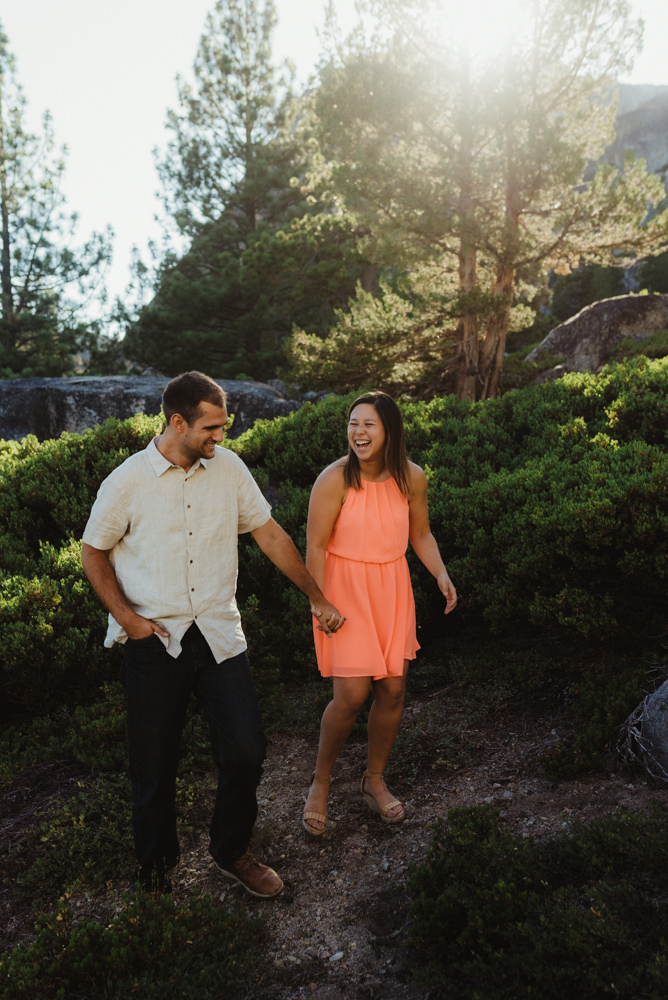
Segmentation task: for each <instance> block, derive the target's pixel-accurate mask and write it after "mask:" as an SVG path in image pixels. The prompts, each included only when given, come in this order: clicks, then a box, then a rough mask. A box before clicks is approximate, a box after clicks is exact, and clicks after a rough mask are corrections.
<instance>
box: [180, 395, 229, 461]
mask: <svg viewBox="0 0 668 1000" xmlns="http://www.w3.org/2000/svg"><path fill="white" fill-rule="evenodd" d="M226 423H227V409H226V407H224V406H216V405H215V403H200V415H199V417H197V419H196V420H194V421H193V423H192V424H187V423H186V422H185V420H184V421H183V423H182V424H181V427H180V429H179V448H180V450H181V453H182V454H183V455H184V456H186V457H187V458H189V459H190V460H191V461H192V462H195V461H196V460H197V459H198V458H213V456H214V448H215V446H216V445H217V444H220V442H221V441H222V440H223V438H224V436H225V432H224V427H225V424H226Z"/></svg>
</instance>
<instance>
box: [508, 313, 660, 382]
mask: <svg viewBox="0 0 668 1000" xmlns="http://www.w3.org/2000/svg"><path fill="white" fill-rule="evenodd" d="M665 329H668V295H616V296H615V297H614V298H611V299H602V301H601V302H594V303H593V304H592V305H590V306H586V307H585V308H584V309H581V310H580V312H579V313H578V314H577V315H576V316H572V317H571V318H570V319H568V320H566V322H565V323H561V324H560V326H557V327H555V328H554V330H551V331H550V333H548V335H547V337H546V338H545V339H544V340H543V341H542V342H541V343H540V344H539V345H538V347H535V348H534V349H533V351H531V353H530V354H527V356H526V360H527V361H538V360H539V359H540V356H541V354H543V353H544V352H545V351H548V352H549V353H550V354H553V355H556V357H558V358H560V359H561V365H562V366H563V369H564V371H576V372H585V371H592V372H593V371H596V370H597V369H598V368H600V367H601V365H604V364H606V362H607V361H608V360H609V359H610V356H611V354H612V351H613V350H614V348H615V347H617V346H618V345H619V344H621V342H622V341H623V340H626V339H630V340H636V341H641V340H646V339H647V338H648V337H651V336H652V334H654V333H657V332H658V331H659V330H665ZM553 377H554V376H553ZM544 379H545V374H544V375H543V380H544Z"/></svg>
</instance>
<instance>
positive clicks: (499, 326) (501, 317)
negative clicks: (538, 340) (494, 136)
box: [478, 120, 520, 399]
mask: <svg viewBox="0 0 668 1000" xmlns="http://www.w3.org/2000/svg"><path fill="white" fill-rule="evenodd" d="M515 155H516V142H515V136H514V134H513V126H512V120H508V121H506V127H505V160H506V202H505V211H504V227H505V240H504V242H505V247H506V253H505V254H504V255H503V257H501V259H499V260H498V263H497V267H496V278H495V281H494V288H493V291H492V295H493V298H494V302H493V305H492V309H491V311H490V316H489V320H488V323H487V330H486V333H485V339H484V340H483V343H482V346H481V348H480V374H481V377H482V386H481V388H480V393H479V397H478V398H479V399H493V398H494V397H495V396H498V394H499V389H500V386H501V372H502V371H503V355H504V353H505V350H506V339H507V337H508V327H509V325H510V310H511V307H512V304H513V288H514V285H515V264H514V263H513V262H514V261H516V260H517V252H518V238H519V218H520V207H519V206H520V196H519V182H518V175H517V165H516V162H515Z"/></svg>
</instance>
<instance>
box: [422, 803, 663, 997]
mask: <svg viewBox="0 0 668 1000" xmlns="http://www.w3.org/2000/svg"><path fill="white" fill-rule="evenodd" d="M407 889H408V893H409V895H410V897H411V905H410V913H411V918H412V919H411V923H410V924H409V931H408V941H407V955H408V959H409V961H410V963H411V964H412V965H413V968H414V974H415V977H416V978H417V980H418V982H419V983H420V984H421V986H422V987H424V988H425V989H428V990H432V991H433V996H435V997H453V998H456V1000H517V998H518V997H533V996H535V997H540V998H541V1000H563V997H565V996H571V997H577V998H578V1000H598V998H599V997H603V996H608V995H610V996H615V997H619V998H620V1000H639V998H641V997H642V998H643V1000H663V998H664V997H665V995H666V986H667V985H668V960H667V959H666V938H667V935H668V894H667V890H668V827H667V825H666V820H665V815H664V813H663V811H662V810H661V809H659V808H658V807H657V808H655V809H653V810H651V811H650V812H648V813H640V814H635V815H634V814H620V815H617V816H609V817H606V818H605V819H602V820H597V821H595V822H593V823H592V824H591V825H590V826H589V827H586V828H585V827H583V826H581V825H579V824H573V826H572V827H571V828H569V829H568V830H566V831H565V832H564V833H563V834H562V835H561V836H560V837H557V838H556V839H553V840H549V841H543V842H535V843H534V842H532V841H531V840H529V839H524V838H521V837H517V836H514V835H513V834H511V833H509V832H506V831H503V830H502V829H501V828H500V826H499V816H498V811H497V810H495V809H493V808H491V807H488V806H482V807H474V808H466V809H454V810H451V811H450V813H449V815H448V824H447V825H446V824H444V823H443V822H440V821H439V823H438V825H437V827H436V829H435V832H434V838H433V842H432V845H431V847H430V850H429V853H428V855H427V859H426V861H425V863H424V864H423V865H421V866H420V867H419V868H418V869H417V870H416V871H415V872H414V873H413V875H412V877H411V878H410V880H409V882H408V886H407Z"/></svg>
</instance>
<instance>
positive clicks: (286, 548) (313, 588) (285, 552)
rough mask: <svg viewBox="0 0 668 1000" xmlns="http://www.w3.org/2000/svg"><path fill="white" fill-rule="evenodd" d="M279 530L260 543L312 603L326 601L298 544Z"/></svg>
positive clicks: (270, 557) (263, 549)
mask: <svg viewBox="0 0 668 1000" xmlns="http://www.w3.org/2000/svg"><path fill="white" fill-rule="evenodd" d="M279 531H280V534H279V533H276V534H275V535H274V536H273V537H272V538H270V539H269V540H268V541H267V542H265V543H264V544H263V543H262V542H260V541H258V545H259V546H260V548H261V549H262V551H263V552H264V554H265V555H266V556H267V558H268V559H271V561H272V562H273V564H274V566H276V567H277V568H278V569H280V571H281V573H284V574H285V575H286V576H287V578H288V580H291V581H292V583H294V585H295V586H296V587H299V589H300V590H301V591H302V593H304V594H306V596H307V597H308V599H309V600H310V601H311V602H312V603H313V602H314V601H315V602H316V603H319V602H320V601H324V599H325V595H324V594H323V592H322V590H321V589H320V587H319V586H318V584H317V583H316V581H315V580H314V578H313V576H312V575H311V573H310V572H309V571H308V569H307V568H306V566H305V565H304V562H303V560H302V557H301V556H300V554H299V551H298V549H297V546H296V545H295V543H294V542H293V541H292V539H291V538H290V536H289V535H288V534H287V533H286V532H285V531H283V529H282V528H280V529H279Z"/></svg>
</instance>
